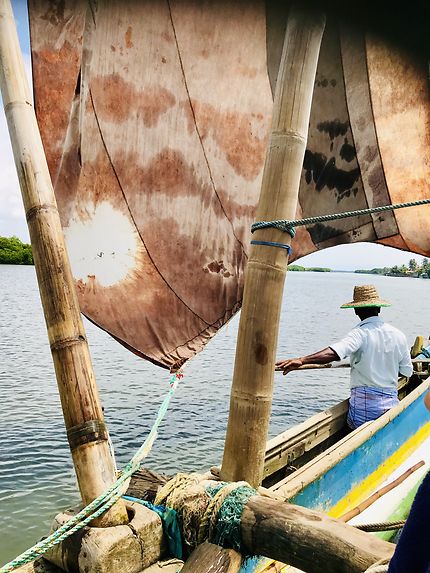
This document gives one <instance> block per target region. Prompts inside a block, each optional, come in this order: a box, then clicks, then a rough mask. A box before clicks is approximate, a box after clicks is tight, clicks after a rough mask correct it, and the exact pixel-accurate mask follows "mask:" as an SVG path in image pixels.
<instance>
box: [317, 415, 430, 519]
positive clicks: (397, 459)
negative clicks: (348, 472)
mask: <svg viewBox="0 0 430 573" xmlns="http://www.w3.org/2000/svg"><path fill="white" fill-rule="evenodd" d="M429 436H430V422H427V423H426V424H425V425H424V426H422V427H421V428H420V429H419V430H418V431H417V432H416V433H415V434H414V435H413V436H411V437H410V438H409V440H407V441H406V442H405V443H404V444H402V445H401V446H400V448H399V449H398V450H396V451H395V452H394V454H392V455H391V456H390V457H389V458H387V459H386V460H385V461H384V462H383V463H382V464H381V465H380V466H379V467H378V468H377V469H376V470H375V471H374V472H372V473H371V474H370V475H368V476H367V478H366V479H364V480H363V481H362V482H360V483H359V484H358V485H357V486H356V487H355V488H353V489H352V490H351V491H350V492H348V494H347V495H346V496H345V497H343V498H342V499H341V500H339V501H338V502H337V503H336V505H334V506H333V507H332V508H330V510H329V511H328V512H327V514H328V515H330V516H331V517H340V516H341V515H343V514H344V513H346V512H347V511H349V510H351V509H353V508H354V507H356V506H357V505H359V504H360V503H361V502H362V501H363V500H365V499H366V498H368V497H369V495H371V494H372V493H373V492H374V491H375V489H376V488H377V487H378V486H379V485H380V484H381V483H382V482H383V481H385V480H386V479H387V477H388V476H389V475H390V474H392V473H393V471H394V470H395V469H396V468H398V467H399V466H400V465H401V464H402V463H403V462H405V461H406V460H407V459H408V457H409V456H410V455H411V454H412V453H413V452H414V451H415V450H416V449H417V448H418V447H419V446H420V445H421V444H422V443H423V442H424V441H425V440H426V439H427V438H428V437H429Z"/></svg>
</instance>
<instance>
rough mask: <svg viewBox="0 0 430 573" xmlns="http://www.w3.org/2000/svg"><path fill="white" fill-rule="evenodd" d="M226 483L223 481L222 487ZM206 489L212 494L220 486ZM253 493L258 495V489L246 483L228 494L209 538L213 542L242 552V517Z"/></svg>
mask: <svg viewBox="0 0 430 573" xmlns="http://www.w3.org/2000/svg"><path fill="white" fill-rule="evenodd" d="M226 485H227V484H226V483H223V484H222V486H221V487H224V486H226ZM206 491H207V493H210V494H211V493H217V491H219V488H216V489H215V488H213V489H212V491H210V490H209V488H208V490H206ZM253 495H257V492H256V490H255V489H254V488H252V487H250V486H246V485H243V486H240V487H238V488H236V489H235V490H233V491H232V492H231V493H229V494H228V496H227V497H226V498H225V500H224V502H223V504H222V505H221V507H220V510H219V512H218V515H217V522H216V525H215V529H214V533H213V536H212V538H211V539H210V540H209V541H210V542H211V543H215V544H216V545H221V546H222V547H231V548H232V549H235V550H236V551H238V552H239V553H242V551H241V545H242V538H241V534H240V518H241V516H242V512H243V509H244V507H245V505H246V503H247V502H248V500H249V498H250V497H252V496H253Z"/></svg>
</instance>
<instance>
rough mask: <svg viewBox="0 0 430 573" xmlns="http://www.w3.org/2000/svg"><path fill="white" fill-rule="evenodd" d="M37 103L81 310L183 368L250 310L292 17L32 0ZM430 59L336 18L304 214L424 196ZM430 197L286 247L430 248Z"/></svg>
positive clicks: (193, 2) (141, 350) (251, 10)
mask: <svg viewBox="0 0 430 573" xmlns="http://www.w3.org/2000/svg"><path fill="white" fill-rule="evenodd" d="M29 15H30V36H31V47H32V62H33V82H34V94H35V106H36V113H37V117H38V122H39V126H40V129H41V135H42V140H43V143H44V147H45V152H46V155H47V160H48V164H49V169H50V173H51V176H52V180H53V183H54V188H55V194H56V198H57V202H58V206H59V210H60V216H61V221H62V225H63V229H64V233H65V237H66V242H67V246H68V251H69V256H70V259H71V263H72V269H73V273H74V277H75V280H76V285H77V290H78V295H79V300H80V305H81V309H82V311H83V313H84V314H85V315H86V316H87V317H88V318H89V319H90V320H92V321H93V322H94V323H96V324H97V325H98V326H100V327H101V328H103V329H104V330H106V331H107V332H109V333H110V334H111V335H112V336H113V337H115V338H116V339H117V340H118V341H120V342H121V343H122V344H124V345H125V346H126V347H128V348H129V349H130V350H132V351H133V352H135V353H136V354H138V355H140V356H143V357H145V358H147V359H149V360H151V361H152V362H154V363H156V364H159V365H161V366H165V367H178V366H179V365H180V364H182V363H183V362H184V361H185V360H187V359H188V358H190V357H191V356H193V355H194V354H195V353H196V352H198V351H199V350H200V349H201V348H202V347H203V345H204V344H205V342H207V341H208V340H209V339H210V338H211V336H213V335H214V334H215V332H216V331H217V330H218V329H219V328H220V327H221V326H222V325H223V324H225V323H226V322H227V321H228V320H229V319H230V318H231V317H232V316H233V315H234V313H235V312H236V311H237V310H238V309H239V308H240V304H241V299H242V291H243V282H244V267H245V264H246V260H247V254H248V251H249V244H250V226H251V223H252V222H253V220H254V219H253V216H254V213H255V208H256V204H257V201H258V196H259V190H260V184H261V179H262V171H263V167H264V160H265V152H266V144H267V139H268V134H269V130H270V121H271V110H272V105H273V97H272V93H273V89H274V85H275V83H276V75H277V69H278V66H279V61H280V56H281V50H282V43H283V35H284V30H285V24H286V17H287V7H286V4H283V3H277V2H267V3H266V2H263V1H252V2H248V1H246V2H245V1H244V0H243V1H238V2H236V1H235V2H232V1H227V0H221V1H216V0H207V1H205V2H200V1H197V0H187V1H186V2H182V1H181V0H170V1H166V0H152V1H149V0H148V1H143V0H142V1H140V2H137V1H129V2H126V1H123V0H110V1H106V2H98V3H95V2H87V1H84V0H64V1H63V2H52V1H48V0H30V2H29ZM428 104H429V84H428V78H427V65H426V62H425V61H420V59H419V58H418V59H417V58H412V57H411V56H410V55H408V54H407V53H406V52H402V51H401V50H400V49H399V48H394V47H393V46H390V45H387V44H386V43H385V42H383V41H382V40H380V39H378V38H377V37H375V36H372V35H370V34H368V33H365V32H363V31H360V30H356V29H354V30H353V29H348V28H347V26H346V25H345V24H340V23H339V22H338V21H336V20H335V19H333V18H332V19H329V21H328V24H327V28H326V32H325V34H324V38H323V43H322V48H321V55H320V60H319V64H318V72H317V77H316V83H315V91H314V98H313V107H312V114H311V120H310V129H309V139H308V146H307V150H306V155H305V160H304V166H303V173H302V179H301V187H300V195H299V205H298V210H297V218H302V217H309V216H313V215H320V214H328V213H336V212H344V211H350V210H355V209H362V208H366V207H373V206H380V205H385V204H389V203H398V202H401V201H406V200H407V201H412V200H418V199H423V198H426V196H427V195H428V190H427V188H426V182H427V181H429V178H430V177H429V176H430V172H429V170H430V168H429V165H430V156H429V140H430V111H429V105H428ZM429 215H430V210H429V208H428V207H421V208H413V209H404V210H400V211H396V212H388V213H384V214H377V215H369V216H361V217H357V218H351V219H343V220H339V221H334V222H330V223H327V224H316V225H311V226H309V227H307V228H300V229H299V230H298V232H297V235H296V237H295V239H294V240H293V256H292V260H294V259H295V258H298V257H301V256H303V255H306V254H308V253H311V252H313V251H315V250H317V249H322V248H325V247H327V246H332V245H337V244H340V243H349V242H355V241H374V242H379V243H383V244H386V245H391V246H395V247H398V248H400V249H406V250H409V251H412V252H415V253H421V254H425V255H429V254H430V230H429V226H428V223H427V221H428V220H429Z"/></svg>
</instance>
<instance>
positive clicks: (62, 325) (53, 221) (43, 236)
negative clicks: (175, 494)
mask: <svg viewBox="0 0 430 573" xmlns="http://www.w3.org/2000/svg"><path fill="white" fill-rule="evenodd" d="M0 64H1V71H0V83H1V93H2V96H3V104H4V108H5V113H6V118H7V122H8V127H9V133H10V139H11V142H12V148H13V153H14V158H15V164H16V169H17V172H18V177H19V183H20V187H21V193H22V198H23V202H24V208H25V213H26V217H27V223H28V228H29V232H30V239H31V244H32V248H33V256H34V264H35V267H36V273H37V279H38V283H39V290H40V296H41V300H42V305H43V311H44V315H45V321H46V325H47V329H48V337H49V343H50V346H51V352H52V357H53V361H54V366H55V373H56V377H57V383H58V388H59V392H60V397H61V404H62V407H63V414H64V421H65V425H66V430H67V436H68V440H69V444H70V448H71V451H72V457H73V463H74V466H75V470H76V475H77V479H78V484H79V489H80V492H81V496H82V501H83V503H84V504H87V503H89V502H90V501H92V500H93V499H94V498H96V497H97V496H98V495H99V494H101V493H102V492H103V491H104V490H105V489H107V488H108V487H109V486H110V485H111V484H112V483H113V482H114V481H115V479H116V477H115V464H114V460H113V457H112V454H111V451H110V448H109V443H108V431H107V427H106V425H105V423H104V418H103V412H102V407H101V403H100V399H99V396H98V392H97V387H96V383H95V378H94V372H93V368H92V364H91V358H90V354H89V349H88V344H87V339H86V336H85V331H84V326H83V323H82V320H81V315H80V312H79V306H78V301H77V297H76V292H75V286H74V282H73V277H72V273H71V270H70V264H69V260H68V256H67V252H66V248H65V244H64V238H63V234H62V229H61V223H60V218H59V215H58V210H57V205H56V201H55V196H54V191H53V188H52V183H51V179H50V175H49V171H48V166H47V163H46V159H45V155H44V151H43V146H42V141H41V139H40V134H39V129H38V126H37V121H36V116H35V113H34V109H33V106H32V103H31V96H30V90H29V87H28V82H27V78H26V75H25V70H24V64H23V60H22V55H21V51H20V47H19V41H18V35H17V32H16V27H15V23H14V19H13V13H12V7H11V5H10V1H9V0H0ZM127 521H128V518H127V512H126V509H125V505H124V504H123V502H122V501H121V502H119V503H117V504H116V505H115V506H114V507H112V508H111V509H110V510H109V511H108V512H107V513H105V514H104V515H103V516H102V517H101V518H99V519H98V520H97V521H96V524H97V525H99V526H101V525H103V526H105V525H115V524H118V523H125V522H127Z"/></svg>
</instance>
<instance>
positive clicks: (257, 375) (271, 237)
mask: <svg viewBox="0 0 430 573" xmlns="http://www.w3.org/2000/svg"><path fill="white" fill-rule="evenodd" d="M324 25H325V17H324V16H323V15H322V14H319V13H314V12H308V11H306V9H303V8H298V7H297V6H293V7H292V8H291V10H290V13H289V16H288V22H287V29H286V34H285V41H284V47H283V52H282V57H281V64H280V66H279V73H278V78H277V83H276V90H275V97H274V107H273V118H272V128H271V134H270V138H269V146H268V153H267V157H266V163H265V167H264V172H263V181H262V187H261V195H260V202H259V205H258V209H257V214H256V220H257V221H262V220H266V221H271V220H274V219H294V217H295V214H296V208H297V196H298V189H299V181H300V176H301V172H302V165H303V158H304V153H305V148H306V140H307V133H308V125H309V116H310V108H311V101H312V95H313V88H314V81H315V73H316V66H317V61H318V55H319V48H320V43H321V38H322V34H323V31H324ZM255 238H256V239H258V240H263V241H268V242H276V243H284V244H289V243H290V242H291V238H290V237H289V235H288V234H287V233H283V232H282V231H279V230H278V229H273V228H270V229H264V230H260V231H257V232H256V233H255ZM287 264H288V255H287V251H286V250H285V249H282V248H277V247H273V246H272V247H271V246H266V245H253V246H252V247H251V251H250V257H249V260H248V264H247V268H246V280H245V290H244V297H243V305H242V312H241V318H240V324H239V334H238V341H237V350H236V360H235V367H234V376H233V385H232V391H231V399H230V414H229V420H228V426H227V435H226V442H225V449H224V457H223V462H222V469H221V478H222V479H223V480H226V481H239V480H246V481H248V482H249V483H250V484H251V485H253V486H254V487H257V486H259V485H260V484H261V480H262V476H263V466H264V452H265V448H266V439H267V432H268V426H269V417H270V412H271V407H272V388H273V377H274V363H275V360H276V355H275V353H276V346H277V339H278V328H279V317H280V310H281V304H282V293H283V288H284V281H285V273H286V269H287Z"/></svg>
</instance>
